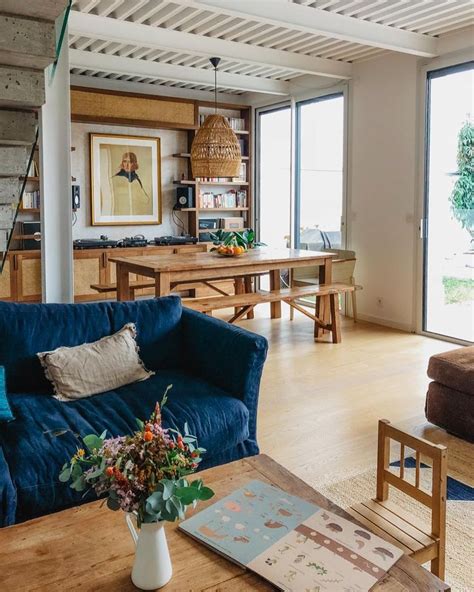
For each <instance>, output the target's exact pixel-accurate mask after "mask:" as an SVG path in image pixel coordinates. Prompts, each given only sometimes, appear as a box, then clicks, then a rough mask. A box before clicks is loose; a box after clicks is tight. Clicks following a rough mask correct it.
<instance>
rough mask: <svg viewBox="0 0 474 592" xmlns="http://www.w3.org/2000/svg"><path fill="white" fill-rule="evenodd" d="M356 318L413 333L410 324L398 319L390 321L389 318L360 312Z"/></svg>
mask: <svg viewBox="0 0 474 592" xmlns="http://www.w3.org/2000/svg"><path fill="white" fill-rule="evenodd" d="M357 318H358V319H360V320H361V321H367V322H368V323H374V325H383V326H384V327H390V328H391V329H398V330H399V331H405V333H415V329H414V327H412V325H411V324H409V323H399V322H398V321H392V320H391V319H384V318H383V317H377V316H373V315H366V314H362V313H357Z"/></svg>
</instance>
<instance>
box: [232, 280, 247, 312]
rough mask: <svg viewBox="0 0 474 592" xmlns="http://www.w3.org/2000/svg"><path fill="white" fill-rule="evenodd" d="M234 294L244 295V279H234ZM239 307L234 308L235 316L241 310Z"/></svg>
mask: <svg viewBox="0 0 474 592" xmlns="http://www.w3.org/2000/svg"><path fill="white" fill-rule="evenodd" d="M234 293H235V294H244V293H245V286H244V279H243V278H241V277H236V278H234ZM241 308H242V307H241V306H236V307H235V309H234V313H235V314H236V315H237V314H238V313H239V311H240V310H241Z"/></svg>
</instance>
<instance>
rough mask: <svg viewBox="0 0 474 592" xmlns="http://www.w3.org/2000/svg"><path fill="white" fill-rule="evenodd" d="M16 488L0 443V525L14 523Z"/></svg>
mask: <svg viewBox="0 0 474 592" xmlns="http://www.w3.org/2000/svg"><path fill="white" fill-rule="evenodd" d="M16 502H17V497H16V488H15V486H14V484H13V482H12V479H11V476H10V469H9V468H8V464H7V461H6V459H5V455H4V454H3V448H2V447H1V445H0V527H2V526H11V525H12V524H15V514H16Z"/></svg>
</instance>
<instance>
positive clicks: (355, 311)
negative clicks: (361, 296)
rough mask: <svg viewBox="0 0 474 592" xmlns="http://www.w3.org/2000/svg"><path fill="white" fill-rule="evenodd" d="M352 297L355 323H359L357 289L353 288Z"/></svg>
mask: <svg viewBox="0 0 474 592" xmlns="http://www.w3.org/2000/svg"><path fill="white" fill-rule="evenodd" d="M351 298H352V320H353V321H354V323H357V300H356V291H355V290H353V291H352V292H351Z"/></svg>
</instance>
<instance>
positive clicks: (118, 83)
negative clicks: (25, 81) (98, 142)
mask: <svg viewBox="0 0 474 592" xmlns="http://www.w3.org/2000/svg"><path fill="white" fill-rule="evenodd" d="M71 86H83V87H86V88H97V89H107V90H115V91H119V92H132V93H133V92H134V93H138V94H145V95H152V96H154V97H156V94H157V89H156V87H157V83H151V84H140V83H133V82H125V81H122V80H117V75H114V76H113V77H112V78H97V77H95V76H86V75H80V74H72V75H71ZM161 95H162V96H164V97H179V98H181V99H183V98H189V99H198V100H201V101H212V102H213V101H214V92H208V91H202V90H187V91H186V92H183V90H175V89H173V88H171V87H165V86H164V87H163V90H162V92H160V96H161ZM258 96H259V97H261V96H262V95H258ZM267 100H268V98H267ZM219 102H221V103H240V104H243V105H247V104H248V101H247V97H246V95H231V94H229V93H227V94H224V93H219Z"/></svg>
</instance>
